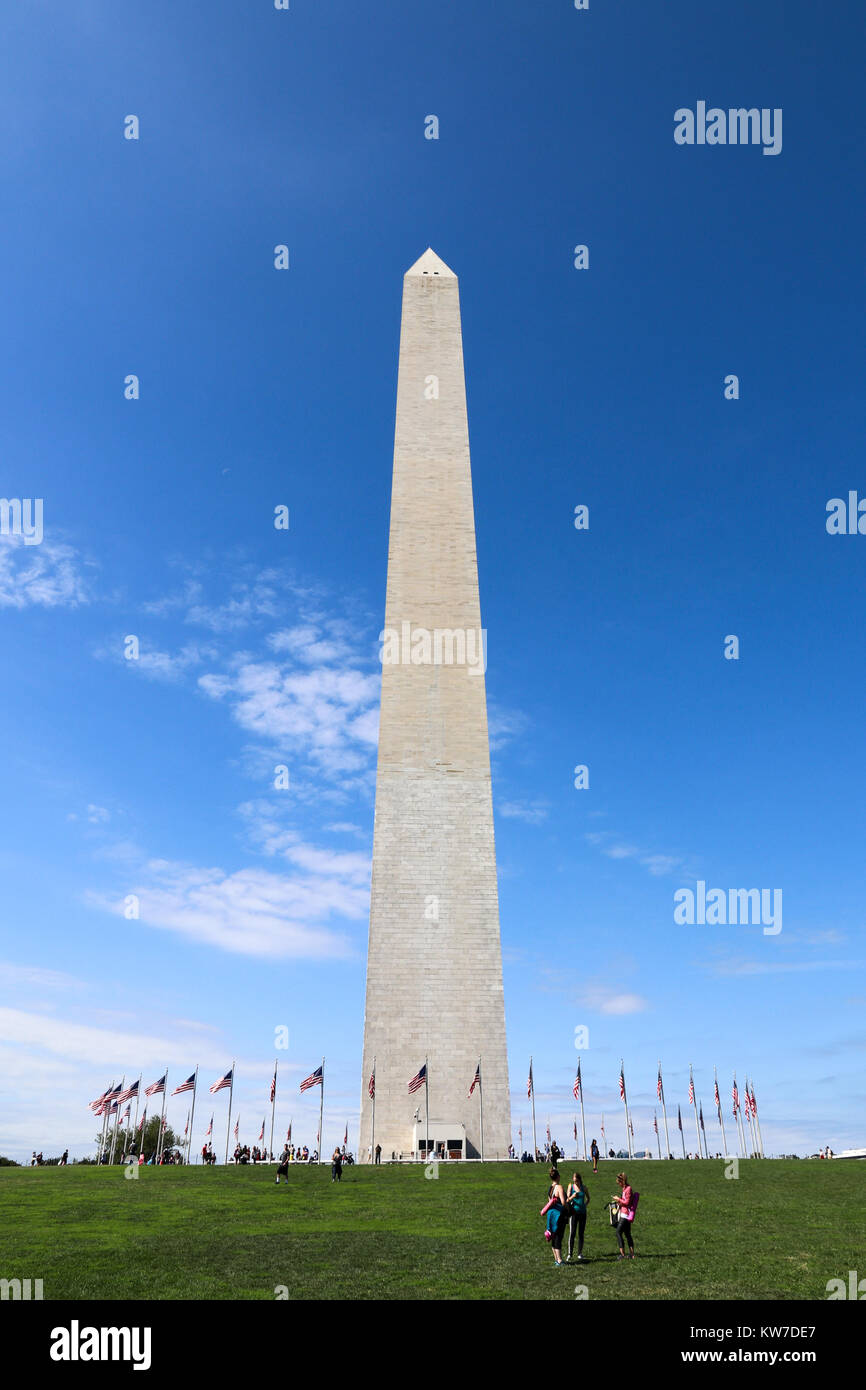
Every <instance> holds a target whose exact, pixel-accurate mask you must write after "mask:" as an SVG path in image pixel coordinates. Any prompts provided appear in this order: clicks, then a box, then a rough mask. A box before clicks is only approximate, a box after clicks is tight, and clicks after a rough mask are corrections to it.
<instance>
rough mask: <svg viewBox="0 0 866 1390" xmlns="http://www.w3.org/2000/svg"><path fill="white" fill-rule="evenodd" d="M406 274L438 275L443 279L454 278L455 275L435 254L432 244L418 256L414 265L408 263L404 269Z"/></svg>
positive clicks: (455, 277)
mask: <svg viewBox="0 0 866 1390" xmlns="http://www.w3.org/2000/svg"><path fill="white" fill-rule="evenodd" d="M406 274H407V275H439V276H441V277H442V278H443V279H445V278H446V277H448V278H450V279H452V280H456V279H457V276H456V275H455V274H454V271H453V270H452V269H451V267H450V266H447V265H446V264H445V262H444V261H443V260H442V259H441V257H439V256H437V255H436V252H435V251H434V250H433V248H432V246H428V247H427V250H426V251H425V252H424V255H423V256H419V257H418V259H417V261H416V262H415V264H414V265H410V267H409V269H408V270H407V271H406Z"/></svg>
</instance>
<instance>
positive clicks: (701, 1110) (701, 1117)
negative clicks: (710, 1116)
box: [699, 1106, 706, 1134]
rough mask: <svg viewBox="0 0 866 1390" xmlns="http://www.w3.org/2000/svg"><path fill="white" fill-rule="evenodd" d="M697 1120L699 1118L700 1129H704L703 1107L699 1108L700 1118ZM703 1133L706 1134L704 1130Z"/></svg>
mask: <svg viewBox="0 0 866 1390" xmlns="http://www.w3.org/2000/svg"><path fill="white" fill-rule="evenodd" d="M699 1118H700V1125H701V1129H704V1107H703V1106H701V1108H700V1116H699ZM704 1133H705V1134H706V1130H705V1129H704Z"/></svg>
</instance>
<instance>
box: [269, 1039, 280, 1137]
mask: <svg viewBox="0 0 866 1390" xmlns="http://www.w3.org/2000/svg"><path fill="white" fill-rule="evenodd" d="M278 1061H279V1058H277V1057H275V1058H274V1098H273V1100H272V1101H271V1137H270V1140H269V1142H268V1158H269V1159H273V1156H274V1112H275V1110H276V1108H277V1062H278Z"/></svg>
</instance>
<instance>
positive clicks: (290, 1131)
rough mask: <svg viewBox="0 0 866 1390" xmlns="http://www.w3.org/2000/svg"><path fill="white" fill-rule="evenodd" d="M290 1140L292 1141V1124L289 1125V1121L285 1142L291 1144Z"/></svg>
mask: <svg viewBox="0 0 866 1390" xmlns="http://www.w3.org/2000/svg"><path fill="white" fill-rule="evenodd" d="M291 1142H292V1126H291V1123H290V1124H289V1130H288V1133H287V1135H286V1143H287V1144H291Z"/></svg>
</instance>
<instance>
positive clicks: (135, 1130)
mask: <svg viewBox="0 0 866 1390" xmlns="http://www.w3.org/2000/svg"><path fill="white" fill-rule="evenodd" d="M143 1080H144V1072H141V1073H140V1074H139V1078H138V1090H137V1091H136V1093H135V1119H134V1120H133V1122H132V1147H133V1148H135V1144H136V1138H135V1136H136V1135H137V1133H138V1102H139V1100H140V1099H141V1083H142V1081H143Z"/></svg>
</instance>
